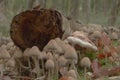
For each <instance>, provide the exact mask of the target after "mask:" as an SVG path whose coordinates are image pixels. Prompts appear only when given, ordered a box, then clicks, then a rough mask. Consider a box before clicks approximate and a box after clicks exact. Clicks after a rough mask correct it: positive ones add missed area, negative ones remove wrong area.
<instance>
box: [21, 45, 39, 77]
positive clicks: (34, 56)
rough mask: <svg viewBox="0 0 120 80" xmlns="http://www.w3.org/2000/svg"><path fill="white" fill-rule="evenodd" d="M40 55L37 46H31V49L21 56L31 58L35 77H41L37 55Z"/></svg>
mask: <svg viewBox="0 0 120 80" xmlns="http://www.w3.org/2000/svg"><path fill="white" fill-rule="evenodd" d="M40 54H41V52H40V50H39V48H38V47H37V46H33V47H32V48H28V49H26V50H25V51H24V54H23V56H28V57H32V59H33V61H34V63H35V68H36V69H37V77H39V76H40V75H41V73H40V72H41V71H40V67H39V55H40Z"/></svg>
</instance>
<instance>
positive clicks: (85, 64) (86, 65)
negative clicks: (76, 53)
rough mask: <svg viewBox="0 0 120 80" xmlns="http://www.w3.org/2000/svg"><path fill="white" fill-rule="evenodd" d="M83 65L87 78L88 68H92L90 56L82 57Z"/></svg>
mask: <svg viewBox="0 0 120 80" xmlns="http://www.w3.org/2000/svg"><path fill="white" fill-rule="evenodd" d="M81 66H82V67H84V78H85V80H86V72H87V68H90V66H91V61H90V59H89V58H88V57H84V58H82V59H81Z"/></svg>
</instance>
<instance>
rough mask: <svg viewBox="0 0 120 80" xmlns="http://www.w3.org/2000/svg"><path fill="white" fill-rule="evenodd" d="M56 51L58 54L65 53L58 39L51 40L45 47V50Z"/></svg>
mask: <svg viewBox="0 0 120 80" xmlns="http://www.w3.org/2000/svg"><path fill="white" fill-rule="evenodd" d="M52 50H53V51H54V52H55V53H57V54H63V53H64V52H63V50H62V48H61V47H60V46H59V45H58V43H57V42H56V40H50V41H49V42H48V44H47V45H46V46H45V47H44V51H52Z"/></svg>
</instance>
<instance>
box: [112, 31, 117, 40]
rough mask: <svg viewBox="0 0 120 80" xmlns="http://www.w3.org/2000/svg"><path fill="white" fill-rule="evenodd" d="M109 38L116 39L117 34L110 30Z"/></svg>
mask: <svg viewBox="0 0 120 80" xmlns="http://www.w3.org/2000/svg"><path fill="white" fill-rule="evenodd" d="M111 39H112V40H117V39H118V34H117V33H115V32H112V34H111Z"/></svg>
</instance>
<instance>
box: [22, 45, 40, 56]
mask: <svg viewBox="0 0 120 80" xmlns="http://www.w3.org/2000/svg"><path fill="white" fill-rule="evenodd" d="M40 54H41V51H40V50H39V48H38V47H37V46H33V47H32V48H27V49H26V50H25V51H24V54H23V56H37V57H38V56H39V55H40Z"/></svg>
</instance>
